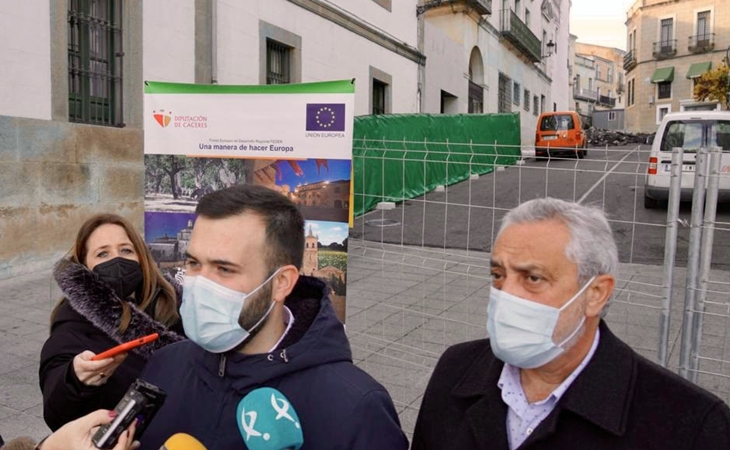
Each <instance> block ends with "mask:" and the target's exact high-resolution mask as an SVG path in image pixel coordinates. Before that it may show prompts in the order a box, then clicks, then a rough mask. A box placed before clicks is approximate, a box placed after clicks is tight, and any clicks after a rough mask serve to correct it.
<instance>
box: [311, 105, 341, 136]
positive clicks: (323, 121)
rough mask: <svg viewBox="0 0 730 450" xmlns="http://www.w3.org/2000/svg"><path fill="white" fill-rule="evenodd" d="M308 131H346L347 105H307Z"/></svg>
mask: <svg viewBox="0 0 730 450" xmlns="http://www.w3.org/2000/svg"><path fill="white" fill-rule="evenodd" d="M307 131H345V104H344V103H307Z"/></svg>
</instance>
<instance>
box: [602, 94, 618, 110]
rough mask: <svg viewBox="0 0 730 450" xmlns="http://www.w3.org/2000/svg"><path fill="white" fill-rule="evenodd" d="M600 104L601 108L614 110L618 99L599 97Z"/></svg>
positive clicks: (605, 96)
mask: <svg viewBox="0 0 730 450" xmlns="http://www.w3.org/2000/svg"><path fill="white" fill-rule="evenodd" d="M598 104H599V105H601V106H608V107H609V108H613V107H614V106H616V99H615V98H611V97H609V96H607V95H600V96H599V97H598Z"/></svg>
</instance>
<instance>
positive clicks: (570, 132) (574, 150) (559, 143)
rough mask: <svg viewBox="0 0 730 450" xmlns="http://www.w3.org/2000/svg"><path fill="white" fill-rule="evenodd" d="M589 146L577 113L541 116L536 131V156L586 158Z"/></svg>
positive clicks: (569, 112)
mask: <svg viewBox="0 0 730 450" xmlns="http://www.w3.org/2000/svg"><path fill="white" fill-rule="evenodd" d="M587 146H588V139H587V137H586V134H585V132H584V131H583V127H582V124H581V122H580V116H578V114H577V113H576V112H575V111H556V112H546V113H542V114H540V117H539V118H538V119H537V129H536V130H535V156H537V157H546V156H547V157H550V156H552V155H557V154H570V155H575V156H577V157H578V158H584V157H585V156H586V147H587Z"/></svg>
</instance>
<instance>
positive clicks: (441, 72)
mask: <svg viewBox="0 0 730 450" xmlns="http://www.w3.org/2000/svg"><path fill="white" fill-rule="evenodd" d="M424 36H425V40H424V52H425V54H426V55H428V58H427V60H426V92H425V94H426V104H425V110H424V112H427V113H432V114H438V113H439V111H440V110H441V91H442V90H444V91H446V92H448V93H449V94H452V95H455V96H456V97H457V107H458V111H459V112H460V113H463V112H466V111H468V107H469V105H468V102H469V89H468V88H469V82H468V80H467V79H466V78H464V77H463V76H458V75H459V74H463V73H464V72H466V73H469V56H470V54H471V49H465V48H464V47H463V46H462V45H461V44H458V43H457V42H455V41H453V40H451V39H450V38H449V37H448V36H447V35H446V34H445V33H444V32H443V31H441V29H439V28H438V27H435V26H433V25H431V24H430V23H429V22H426V24H425V33H424ZM485 70H486V68H485ZM485 81H486V75H485Z"/></svg>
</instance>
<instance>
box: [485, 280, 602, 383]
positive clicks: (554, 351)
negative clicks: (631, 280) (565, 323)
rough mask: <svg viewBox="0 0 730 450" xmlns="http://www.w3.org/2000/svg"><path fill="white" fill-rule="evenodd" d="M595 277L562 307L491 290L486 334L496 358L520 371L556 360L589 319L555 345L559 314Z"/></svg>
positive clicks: (493, 288) (581, 322)
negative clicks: (554, 337)
mask: <svg viewBox="0 0 730 450" xmlns="http://www.w3.org/2000/svg"><path fill="white" fill-rule="evenodd" d="M595 278H596V277H593V278H591V279H590V280H588V282H587V283H586V284H584V285H583V287H581V288H580V290H579V291H578V292H577V293H576V294H575V295H574V296H573V297H572V298H571V299H570V300H568V302H567V303H565V304H564V305H563V306H562V307H561V308H555V307H552V306H547V305H543V304H540V303H537V302H533V301H530V300H525V299H523V298H520V297H517V296H516V295H512V294H509V293H507V292H504V291H500V290H499V289H497V288H495V287H492V288H491V290H490V291H489V306H488V307H487V332H488V333H489V343H490V345H491V346H492V351H493V352H494V355H495V356H496V357H497V358H499V359H500V360H502V361H504V362H506V363H508V364H510V365H512V366H515V367H519V368H521V369H534V368H535V367H540V366H543V365H545V364H547V363H549V362H550V361H552V360H554V359H555V358H557V357H558V356H559V355H560V354H561V353H563V352H564V351H565V349H564V348H563V346H564V345H565V344H567V343H568V342H569V341H570V340H571V339H573V337H575V335H576V334H578V331H580V330H581V329H582V327H583V323H584V322H585V320H586V318H585V315H583V316H582V317H581V320H580V322H579V323H578V325H577V326H576V327H575V329H574V330H573V331H572V332H571V333H570V335H569V336H568V337H567V338H565V339H563V341H562V342H560V343H559V344H556V343H555V342H553V335H554V333H555V328H556V327H557V325H558V319H559V318H560V313H561V312H562V311H563V310H565V309H566V308H567V307H568V306H570V305H571V304H572V303H573V302H574V301H575V300H576V299H577V298H578V297H580V295H581V294H583V292H584V291H585V290H586V288H588V286H589V285H590V284H591V283H592V282H593V280H594V279H595Z"/></svg>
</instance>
